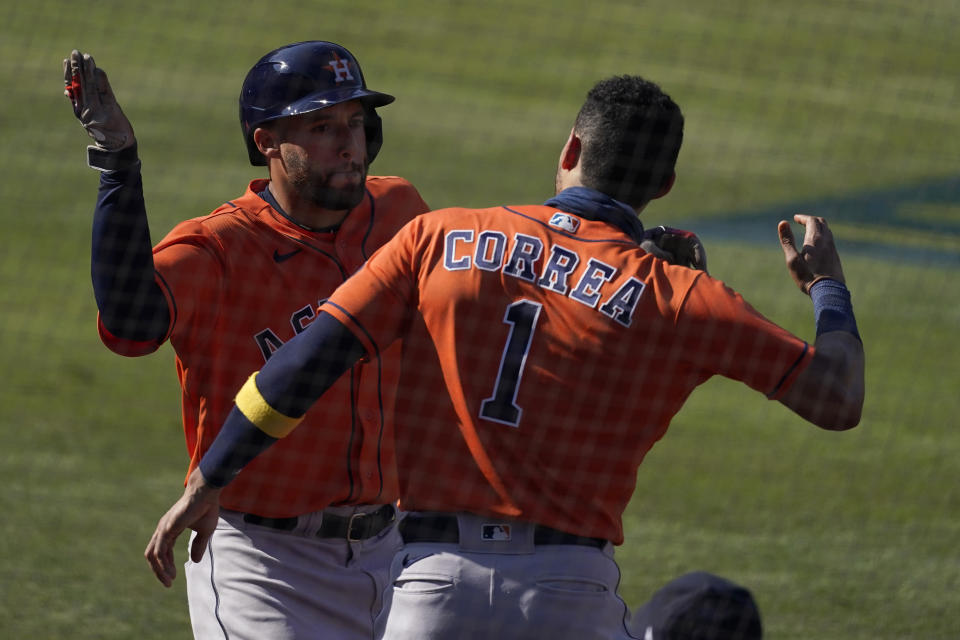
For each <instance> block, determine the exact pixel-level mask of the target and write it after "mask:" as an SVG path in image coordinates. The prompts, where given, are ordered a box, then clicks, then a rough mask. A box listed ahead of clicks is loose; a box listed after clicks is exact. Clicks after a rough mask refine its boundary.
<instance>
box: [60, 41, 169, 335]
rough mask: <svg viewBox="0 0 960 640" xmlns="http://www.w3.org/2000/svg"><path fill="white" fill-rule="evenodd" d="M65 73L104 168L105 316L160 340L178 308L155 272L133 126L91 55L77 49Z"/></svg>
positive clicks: (94, 262) (99, 241)
mask: <svg viewBox="0 0 960 640" xmlns="http://www.w3.org/2000/svg"><path fill="white" fill-rule="evenodd" d="M63 74H64V78H63V80H64V95H65V96H66V97H67V98H68V99H69V100H70V103H71V106H72V107H73V112H74V115H76V116H77V119H78V120H79V121H80V124H81V125H82V126H83V128H84V129H85V130H86V131H87V133H88V134H89V135H90V137H91V138H92V139H93V141H94V144H92V145H90V146H88V147H87V163H88V164H89V165H90V166H91V167H93V168H95V169H97V170H99V171H101V174H100V189H99V192H98V194H97V206H96V209H95V211H94V218H93V238H92V244H91V257H90V258H91V259H90V271H91V278H92V280H93V290H94V296H95V298H96V301H97V308H98V309H99V311H100V322H101V324H102V325H103V327H104V328H106V329H107V331H109V332H110V333H111V334H113V335H114V336H116V337H118V338H122V339H125V340H131V341H136V342H144V343H155V344H156V345H157V346H159V344H160V343H161V342H162V341H163V339H164V338H165V337H166V335H167V333H168V330H169V325H170V313H169V310H168V308H167V301H166V298H165V297H164V295H163V292H162V291H161V289H160V286H159V285H158V284H157V282H156V279H155V275H154V264H153V254H152V250H151V242H150V229H149V226H148V224H147V212H146V207H145V204H144V200H143V183H142V179H141V175H140V160H139V158H138V156H137V141H136V138H135V136H134V133H133V127H132V126H131V125H130V121H129V120H128V119H127V117H126V115H124V113H123V110H122V109H120V105H119V104H118V103H117V100H116V98H115V97H114V95H113V90H112V88H111V87H110V82H109V81H108V80H107V74H106V73H105V72H104V71H103V70H102V69H100V68H99V67H97V66H96V63H95V62H94V60H93V58H92V57H91V56H90V55H89V54H85V53H81V52H80V51H77V50H74V51H72V52H71V53H70V57H69V58H66V59H65V60H64V61H63ZM154 348H155V347H154ZM149 350H150V349H149V348H147V349H145V350H144V352H147V351H149Z"/></svg>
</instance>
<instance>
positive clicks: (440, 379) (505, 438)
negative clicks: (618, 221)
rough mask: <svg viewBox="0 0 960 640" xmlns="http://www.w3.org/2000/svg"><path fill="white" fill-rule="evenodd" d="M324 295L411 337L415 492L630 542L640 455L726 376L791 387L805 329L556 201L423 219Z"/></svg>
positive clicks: (367, 322)
mask: <svg viewBox="0 0 960 640" xmlns="http://www.w3.org/2000/svg"><path fill="white" fill-rule="evenodd" d="M321 309H322V310H323V311H325V312H328V313H330V314H332V315H334V316H335V317H336V318H337V319H339V320H340V321H341V322H343V323H344V324H345V325H347V327H348V328H350V329H351V331H352V332H353V333H354V335H355V336H356V337H357V338H358V339H359V340H360V341H361V342H363V344H364V346H365V348H366V349H367V351H368V353H371V354H376V353H379V352H382V351H383V350H384V349H386V348H387V347H388V346H389V345H391V344H392V343H393V342H394V340H396V339H397V338H398V337H401V336H403V337H404V341H403V344H404V349H405V354H404V358H403V374H402V376H401V389H400V392H399V396H398V410H397V417H398V423H397V461H398V470H399V476H400V491H401V506H402V507H403V508H405V509H408V510H415V511H416V510H424V511H437V510H440V511H469V512H473V513H478V514H483V515H490V516H491V517H493V516H507V517H513V518H519V519H523V520H529V521H532V522H536V523H539V524H543V525H547V526H551V527H554V528H557V529H560V530H563V531H567V532H570V533H575V534H579V535H583V536H593V537H600V538H606V539H609V540H611V541H613V542H614V543H617V544H619V543H621V542H622V541H623V526H622V513H623V511H624V509H625V508H626V506H627V503H628V501H629V500H630V497H631V495H632V494H633V492H634V488H635V486H636V479H637V478H636V473H637V467H638V466H639V464H640V463H641V462H642V460H643V458H644V456H645V455H646V454H647V452H648V451H649V450H650V448H651V447H652V446H653V445H654V443H655V442H657V440H659V439H660V438H661V437H662V436H663V435H664V433H665V431H666V430H667V427H668V425H669V423H670V420H671V418H672V417H673V416H674V414H676V413H677V411H678V410H679V409H680V408H681V406H682V405H683V403H684V401H685V400H686V399H687V397H688V396H689V394H690V393H691V392H692V391H693V389H694V388H695V387H697V386H698V385H700V384H702V383H703V382H705V381H706V380H707V379H708V378H710V377H711V376H713V375H717V374H719V375H723V376H726V377H729V378H732V379H735V380H739V381H741V382H743V383H745V384H747V385H748V386H750V387H751V388H753V389H755V390H757V391H760V392H762V393H764V394H766V395H767V396H768V397H769V398H777V397H779V396H780V394H782V393H783V392H784V391H785V390H786V389H788V388H789V387H790V385H791V384H792V383H793V381H794V380H795V378H796V376H797V374H798V373H799V372H800V371H801V370H802V369H804V368H805V367H806V366H807V365H808V364H809V362H810V360H811V358H812V355H813V349H812V347H811V346H810V345H808V344H807V343H806V342H805V341H804V340H801V339H799V338H797V337H796V336H794V335H792V334H791V333H789V332H788V331H786V330H784V329H782V328H781V327H779V326H777V325H776V324H774V323H773V322H771V321H769V320H767V319H766V318H765V317H764V316H762V315H761V314H760V313H758V312H757V311H756V310H755V309H754V308H753V307H751V306H750V305H749V304H748V303H747V302H745V301H744V300H743V298H742V297H741V296H740V295H739V294H737V293H736V292H734V291H733V290H732V289H730V288H729V287H727V286H726V285H725V284H724V283H723V282H721V281H720V280H717V279H715V278H713V277H711V276H709V275H708V274H706V273H704V272H703V271H697V270H693V269H689V268H686V267H680V266H673V265H670V264H668V263H667V262H665V261H663V260H661V259H659V258H656V257H654V256H652V255H650V254H648V253H646V252H645V251H643V250H642V249H641V248H640V247H639V246H638V245H637V244H636V243H635V242H634V241H633V240H631V239H630V237H628V236H627V235H626V233H624V232H623V231H621V230H620V229H618V228H616V227H615V226H613V225H611V224H608V223H605V222H602V221H595V220H588V219H584V218H581V217H578V216H575V215H573V214H570V213H566V212H563V211H558V210H557V209H556V208H553V207H549V206H541V205H536V206H509V207H494V208H488V209H460V208H455V209H444V210H439V211H435V212H431V213H428V214H425V215H423V216H420V217H418V218H416V219H415V220H414V221H413V222H411V223H410V224H408V225H407V226H406V227H405V228H404V229H403V230H401V232H400V233H399V234H397V236H396V237H395V238H393V240H391V241H390V242H389V243H387V244H386V245H385V246H384V247H383V248H382V249H380V250H379V251H378V252H377V253H376V254H375V255H374V256H373V257H372V258H371V259H370V261H369V262H368V263H367V264H366V265H365V266H364V267H363V268H362V269H361V270H360V271H359V272H358V273H357V274H356V275H355V276H354V277H352V278H351V279H350V280H349V281H348V282H347V283H346V284H345V285H344V286H342V287H340V288H339V289H338V290H337V292H336V293H335V294H334V295H333V296H331V298H330V299H329V300H328V301H327V303H325V304H324V305H323V306H322V307H321Z"/></svg>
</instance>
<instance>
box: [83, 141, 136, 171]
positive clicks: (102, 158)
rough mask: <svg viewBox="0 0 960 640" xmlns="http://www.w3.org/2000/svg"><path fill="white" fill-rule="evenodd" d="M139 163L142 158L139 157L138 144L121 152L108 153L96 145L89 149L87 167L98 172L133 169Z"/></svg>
mask: <svg viewBox="0 0 960 640" xmlns="http://www.w3.org/2000/svg"><path fill="white" fill-rule="evenodd" d="M138 162H140V157H139V156H138V155H137V143H136V142H134V143H133V144H132V145H131V146H129V147H125V148H123V149H120V150H119V151H108V150H106V149H104V148H102V147H98V146H95V145H90V146H88V147H87V166H89V167H90V168H91V169H96V170H97V171H120V170H124V169H131V168H133V167H134V166H136V164H137V163H138Z"/></svg>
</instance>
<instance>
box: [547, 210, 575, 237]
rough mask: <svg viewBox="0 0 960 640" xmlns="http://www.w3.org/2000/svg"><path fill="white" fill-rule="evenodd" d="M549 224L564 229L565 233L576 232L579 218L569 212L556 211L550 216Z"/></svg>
mask: <svg viewBox="0 0 960 640" xmlns="http://www.w3.org/2000/svg"><path fill="white" fill-rule="evenodd" d="M550 226H551V227H556V228H557V229H561V230H563V231H566V232H567V233H576V232H577V229H579V228H580V219H579V218H575V217H574V216H572V215H570V214H569V213H563V212H562V211H557V212H556V213H555V214H553V216H551V217H550Z"/></svg>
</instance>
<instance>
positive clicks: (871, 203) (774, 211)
mask: <svg viewBox="0 0 960 640" xmlns="http://www.w3.org/2000/svg"><path fill="white" fill-rule="evenodd" d="M926 205H935V206H936V205H945V206H947V207H951V206H955V207H960V177H950V178H944V179H940V180H931V181H926V182H922V183H918V184H913V185H907V186H901V187H896V188H892V189H886V190H879V191H878V190H872V191H864V192H860V193H853V194H850V195H847V196H839V197H831V198H821V199H815V200H814V199H811V200H798V201H795V202H788V203H784V204H778V205H773V206H770V207H764V208H759V209H754V210H747V211H731V212H722V213H718V214H714V215H711V216H710V217H708V218H699V219H691V220H690V221H689V222H684V223H682V224H680V225H679V226H682V227H685V228H687V229H691V230H694V231H696V233H697V235H699V236H700V238H701V239H702V240H703V241H704V244H706V245H707V246H708V247H709V245H710V243H711V242H715V241H720V242H722V241H731V240H737V241H742V242H748V243H751V244H753V243H760V244H766V245H770V246H771V247H778V246H779V243H778V241H777V235H776V226H777V222H778V221H780V220H793V214H795V213H810V214H814V215H820V216H823V217H825V218H826V219H827V222H829V223H831V224H835V225H842V224H854V225H857V226H871V225H877V226H878V227H880V228H882V229H883V230H893V231H895V230H896V229H898V228H901V229H904V230H909V231H912V232H917V231H920V232H925V233H935V234H938V235H940V236H942V237H945V238H947V240H948V242H949V243H951V244H954V245H956V246H957V247H960V215H956V216H954V215H946V216H941V217H940V218H936V217H933V216H931V217H923V218H918V217H917V216H916V215H911V212H910V210H909V208H910V207H911V206H926ZM794 232H795V233H797V234H798V236H799V232H798V230H797V229H796V228H795V229H794ZM848 235H849V234H848ZM801 237H802V236H800V237H798V238H797V240H798V241H799V240H800V238H801ZM836 243H837V247H838V249H839V250H840V252H841V254H860V255H867V256H870V257H875V258H877V257H879V258H884V259H888V260H889V259H893V260H902V261H905V262H912V263H919V264H924V265H932V266H948V267H955V268H960V249H952V248H951V247H944V246H937V245H935V244H931V245H930V246H922V245H921V246H917V241H916V239H914V242H913V244H912V245H900V244H896V242H895V241H894V240H893V239H891V241H890V242H885V241H883V240H879V239H872V238H871V239H867V240H857V239H855V238H851V237H848V236H844V235H842V234H838V236H837V238H836Z"/></svg>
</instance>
